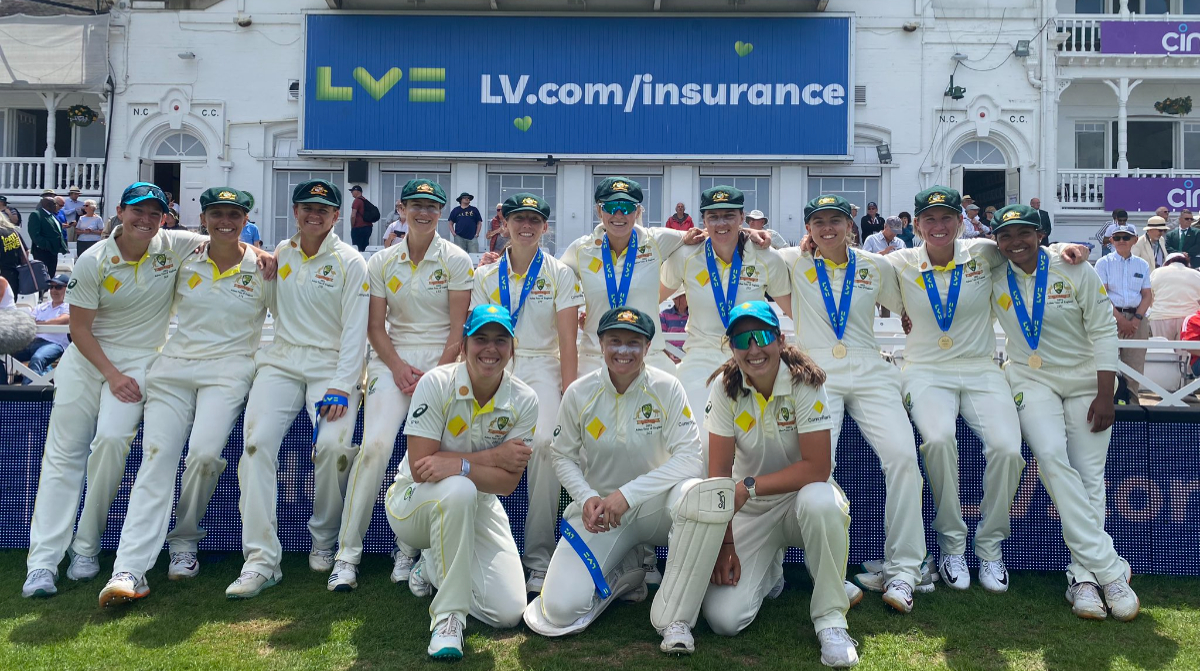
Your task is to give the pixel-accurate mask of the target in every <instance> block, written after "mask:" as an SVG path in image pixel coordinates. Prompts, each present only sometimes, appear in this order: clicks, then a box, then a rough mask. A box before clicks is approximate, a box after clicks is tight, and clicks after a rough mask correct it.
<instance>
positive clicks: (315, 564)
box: [308, 548, 334, 573]
mask: <svg viewBox="0 0 1200 671" xmlns="http://www.w3.org/2000/svg"><path fill="white" fill-rule="evenodd" d="M333 554H334V553H333V548H328V549H325V550H318V549H316V548H313V549H312V552H309V553H308V567H309V568H310V569H312V570H314V571H316V572H317V573H329V572H330V571H332V570H333Z"/></svg>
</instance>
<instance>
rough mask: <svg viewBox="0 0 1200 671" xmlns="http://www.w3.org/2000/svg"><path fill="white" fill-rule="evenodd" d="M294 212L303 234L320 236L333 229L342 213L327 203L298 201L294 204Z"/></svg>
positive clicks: (297, 224)
mask: <svg viewBox="0 0 1200 671" xmlns="http://www.w3.org/2000/svg"><path fill="white" fill-rule="evenodd" d="M292 214H293V215H295V217H296V228H297V229H299V231H300V233H301V235H305V236H309V237H320V236H323V235H325V234H326V233H328V232H329V231H331V230H333V225H334V224H335V223H337V220H338V216H339V215H340V214H341V213H340V212H339V211H338V209H337V208H336V207H334V206H332V205H326V204H325V203H296V204H295V205H292Z"/></svg>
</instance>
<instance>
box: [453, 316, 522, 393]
mask: <svg viewBox="0 0 1200 671" xmlns="http://www.w3.org/2000/svg"><path fill="white" fill-rule="evenodd" d="M512 353H513V338H512V336H511V335H509V333H508V331H505V330H504V327H502V326H500V325H499V324H485V325H483V326H482V327H481V328H480V329H479V330H478V331H476V332H475V333H473V334H471V335H469V336H467V337H466V338H464V339H463V361H465V362H466V364H467V372H468V373H470V375H471V379H473V380H475V379H484V378H495V377H496V376H498V375H501V374H503V373H504V368H505V366H507V365H508V360H509V359H511V358H512Z"/></svg>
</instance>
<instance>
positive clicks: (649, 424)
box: [633, 403, 663, 434]
mask: <svg viewBox="0 0 1200 671" xmlns="http://www.w3.org/2000/svg"><path fill="white" fill-rule="evenodd" d="M633 422H634V431H635V432H637V433H640V434H649V433H654V432H656V431H661V430H662V425H663V413H662V410H660V409H658V407H657V406H655V405H654V404H653V403H643V404H642V407H640V408H638V409H637V412H636V413H635V415H634V418H633Z"/></svg>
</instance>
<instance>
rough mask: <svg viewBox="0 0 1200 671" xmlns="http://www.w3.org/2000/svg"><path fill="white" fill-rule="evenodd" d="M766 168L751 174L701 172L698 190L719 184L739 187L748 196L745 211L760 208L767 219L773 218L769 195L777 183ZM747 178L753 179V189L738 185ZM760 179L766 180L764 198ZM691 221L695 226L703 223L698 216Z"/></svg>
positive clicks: (773, 213) (702, 191)
mask: <svg viewBox="0 0 1200 671" xmlns="http://www.w3.org/2000/svg"><path fill="white" fill-rule="evenodd" d="M767 170H768V172H767V173H766V174H752V175H739V174H730V173H722V174H709V175H705V174H703V173H701V175H700V192H701V193H704V192H705V191H707V190H708V189H711V188H713V187H714V186H720V185H722V184H724V185H727V186H732V187H734V188H736V189H741V191H742V193H745V194H746V195H747V196H748V197H747V198H746V212H749V211H751V210H762V211H763V213H764V214H766V215H767V218H768V219H771V218H775V217H776V214H777V213H775V212H774V211H773V210H774V208H772V207H771V203H772V202H774V201H772V200H771V197H772V195H773V193H772V192H773V191H775V188H776V184H777V183H776V180H775V179H774V175H772V174H771V173H770V168H768V169H767ZM747 179H752V180H754V181H755V186H754V188H753V189H743V188H742V187H741V186H739V181H741V180H747ZM760 181H765V182H766V186H767V189H766V197H765V198H763V197H762V196H763V194H762V190H761V189H760V188H759V182H760ZM751 194H753V196H752V197H750V196H751ZM692 221H695V222H696V225H697V226H702V225H703V222H701V220H700V219H699V218H696V217H692Z"/></svg>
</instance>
